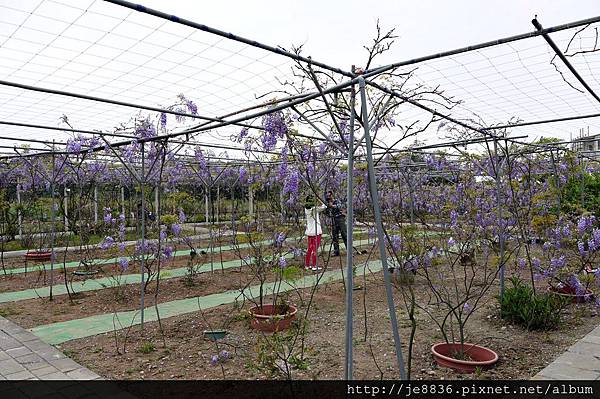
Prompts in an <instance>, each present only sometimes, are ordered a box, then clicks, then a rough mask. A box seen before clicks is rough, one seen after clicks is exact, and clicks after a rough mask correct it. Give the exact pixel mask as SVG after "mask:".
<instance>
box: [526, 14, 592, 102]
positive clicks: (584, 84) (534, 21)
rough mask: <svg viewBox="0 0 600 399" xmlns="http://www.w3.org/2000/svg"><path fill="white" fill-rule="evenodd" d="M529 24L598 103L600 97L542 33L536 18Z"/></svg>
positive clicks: (545, 33) (546, 35)
mask: <svg viewBox="0 0 600 399" xmlns="http://www.w3.org/2000/svg"><path fill="white" fill-rule="evenodd" d="M531 23H532V24H533V26H535V28H536V29H537V31H538V32H540V33H541V35H542V37H543V38H544V40H546V43H548V45H549V46H550V47H552V50H554V52H555V53H556V55H557V56H558V58H560V60H561V61H562V62H563V63H564V64H565V65H566V66H567V68H569V71H571V73H572V74H573V76H575V79H577V80H578V81H579V83H581V85H582V86H583V87H585V89H586V90H587V92H588V93H590V94H591V95H592V97H594V98H595V99H596V101H598V102H600V97H598V95H597V94H596V93H595V92H594V90H592V88H591V87H590V85H588V83H587V82H586V81H585V79H583V77H581V75H580V74H579V72H577V70H576V69H575V67H573V65H572V64H571V62H569V60H568V59H567V57H566V56H565V55H564V54H563V53H562V51H560V49H559V48H558V46H557V45H556V43H554V40H552V38H551V37H550V35H549V34H548V33H547V32H544V28H542V24H540V23H539V21H538V20H537V18H534V19H533V20H532V21H531Z"/></svg>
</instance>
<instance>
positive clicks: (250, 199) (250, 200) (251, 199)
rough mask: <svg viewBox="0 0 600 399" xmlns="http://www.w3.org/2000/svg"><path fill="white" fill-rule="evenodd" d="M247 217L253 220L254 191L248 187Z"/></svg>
mask: <svg viewBox="0 0 600 399" xmlns="http://www.w3.org/2000/svg"><path fill="white" fill-rule="evenodd" d="M248 216H250V219H254V189H253V188H252V186H248Z"/></svg>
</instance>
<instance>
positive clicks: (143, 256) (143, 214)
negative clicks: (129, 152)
mask: <svg viewBox="0 0 600 399" xmlns="http://www.w3.org/2000/svg"><path fill="white" fill-rule="evenodd" d="M144 146H145V143H142V148H141V155H142V173H140V192H141V194H142V203H141V218H142V220H141V230H142V239H141V247H142V248H141V251H140V252H141V258H140V276H141V279H142V286H141V293H140V322H141V323H140V324H141V330H142V331H144V294H145V292H144V289H145V285H146V284H145V278H146V277H145V272H144V267H145V266H146V265H145V263H146V262H145V260H146V198H145V196H146V193H145V190H144V185H145V183H146V164H145V162H146V161H145V155H146V154H145V153H144Z"/></svg>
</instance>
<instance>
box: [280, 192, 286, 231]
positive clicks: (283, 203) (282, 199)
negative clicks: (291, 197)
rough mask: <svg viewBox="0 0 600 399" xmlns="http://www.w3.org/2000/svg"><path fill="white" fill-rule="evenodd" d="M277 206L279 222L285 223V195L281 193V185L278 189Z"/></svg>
mask: <svg viewBox="0 0 600 399" xmlns="http://www.w3.org/2000/svg"><path fill="white" fill-rule="evenodd" d="M279 206H280V207H281V224H284V223H285V197H284V195H283V186H282V187H281V189H280V190H279Z"/></svg>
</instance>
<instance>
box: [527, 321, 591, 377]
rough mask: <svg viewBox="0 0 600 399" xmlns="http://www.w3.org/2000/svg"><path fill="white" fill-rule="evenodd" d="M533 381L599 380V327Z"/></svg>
mask: <svg viewBox="0 0 600 399" xmlns="http://www.w3.org/2000/svg"><path fill="white" fill-rule="evenodd" d="M533 379H534V380H597V379H600V326H599V327H596V328H595V329H593V330H592V331H590V333H589V334H587V335H586V336H585V337H583V338H582V339H580V340H579V341H578V342H576V343H575V344H574V345H572V346H571V347H570V348H569V349H567V351H566V352H564V353H563V354H562V355H560V356H559V357H557V358H556V359H555V360H554V361H553V362H552V363H550V364H549V365H548V366H547V367H546V368H544V369H543V370H541V371H540V372H539V373H538V374H536V375H535V376H534V377H533Z"/></svg>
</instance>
